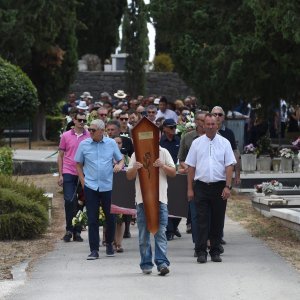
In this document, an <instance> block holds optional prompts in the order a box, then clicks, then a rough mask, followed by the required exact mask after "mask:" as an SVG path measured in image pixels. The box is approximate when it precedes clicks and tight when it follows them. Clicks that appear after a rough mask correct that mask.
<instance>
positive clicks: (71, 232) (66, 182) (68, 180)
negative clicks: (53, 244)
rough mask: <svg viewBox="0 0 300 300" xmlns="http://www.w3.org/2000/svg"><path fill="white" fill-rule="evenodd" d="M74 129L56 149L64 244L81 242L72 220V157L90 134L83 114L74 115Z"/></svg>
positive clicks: (75, 177)
mask: <svg viewBox="0 0 300 300" xmlns="http://www.w3.org/2000/svg"><path fill="white" fill-rule="evenodd" d="M73 122H74V128H72V129H71V130H69V131H66V132H64V133H63V135H62V136H61V140H60V143H59V148H58V157H57V165H58V172H59V177H58V185H60V186H62V187H63V193H64V201H65V218H66V234H65V236H64V237H63V240H64V241H65V242H70V241H71V239H72V236H73V240H74V241H76V242H82V241H83V240H82V238H81V236H80V233H81V227H80V226H78V227H74V226H73V225H72V219H73V217H75V216H76V213H77V186H78V175H77V170H76V162H75V161H74V156H75V153H76V151H77V148H78V146H79V143H80V142H81V141H83V140H85V139H87V138H88V137H90V134H89V132H88V131H86V130H85V129H84V125H85V124H86V116H85V114H84V113H78V112H77V113H76V114H75V116H74V118H73Z"/></svg>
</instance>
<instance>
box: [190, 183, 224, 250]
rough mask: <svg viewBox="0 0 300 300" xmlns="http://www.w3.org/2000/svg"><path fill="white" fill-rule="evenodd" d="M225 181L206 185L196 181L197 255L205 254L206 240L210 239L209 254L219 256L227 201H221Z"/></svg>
mask: <svg viewBox="0 0 300 300" xmlns="http://www.w3.org/2000/svg"><path fill="white" fill-rule="evenodd" d="M225 185H226V182H225V181H219V182H214V183H211V184H207V183H204V182H201V181H196V182H195V185H194V201H195V208H196V231H197V235H196V240H195V251H196V252H197V254H198V255H199V254H206V253H207V251H206V249H207V240H208V239H210V252H209V253H210V254H211V255H213V254H220V250H219V246H220V242H221V238H222V232H223V227H224V217H225V211H226V205H227V200H223V198H222V192H223V189H224V187H225Z"/></svg>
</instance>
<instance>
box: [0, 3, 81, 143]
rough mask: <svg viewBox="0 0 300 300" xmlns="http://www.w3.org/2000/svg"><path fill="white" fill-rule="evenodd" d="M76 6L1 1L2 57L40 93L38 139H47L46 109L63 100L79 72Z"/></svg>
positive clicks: (0, 39) (72, 4) (37, 118)
mask: <svg viewBox="0 0 300 300" xmlns="http://www.w3.org/2000/svg"><path fill="white" fill-rule="evenodd" d="M76 4H77V1H76V0H68V1H67V0H65V1H61V0H52V1H47V0H26V1H25V0H19V1H13V0H6V1H0V16H1V17H2V18H1V19H0V53H1V55H2V56H3V58H5V59H7V60H9V61H11V62H13V63H15V64H18V65H19V66H21V68H22V69H23V70H24V71H25V72H26V73H27V74H28V75H29V77H30V79H31V80H32V81H33V83H34V84H35V86H36V88H37V90H38V96H39V100H40V106H39V111H38V114H37V115H36V121H35V124H34V138H36V139H39V138H45V122H46V118H45V116H46V110H47V107H51V106H53V105H54V104H55V103H56V102H58V101H59V100H61V98H62V97H63V96H64V95H65V93H66V92H67V91H68V88H69V85H70V83H71V82H72V81H73V80H74V76H75V73H76V71H77V52H76V48H77V39H76V36H75V27H76V22H77V20H76ZM2 24H4V25H5V27H2V26H1V25H2ZM4 28H5V29H4ZM20 113H22V112H20Z"/></svg>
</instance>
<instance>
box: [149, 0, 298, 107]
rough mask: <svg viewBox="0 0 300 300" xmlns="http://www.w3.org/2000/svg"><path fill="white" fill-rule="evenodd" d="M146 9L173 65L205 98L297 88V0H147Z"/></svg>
mask: <svg viewBox="0 0 300 300" xmlns="http://www.w3.org/2000/svg"><path fill="white" fill-rule="evenodd" d="M151 13H152V16H153V18H154V20H155V26H156V27H159V28H160V30H162V31H163V34H161V36H162V37H163V38H164V39H168V40H169V41H170V44H171V54H172V57H173V59H174V62H175V65H176V70H177V71H178V72H179V73H180V74H181V76H182V77H183V78H184V79H185V80H186V81H187V82H188V83H189V84H190V85H191V86H192V87H193V89H194V90H195V91H196V92H197V94H198V95H199V96H200V97H201V98H202V100H204V101H205V102H206V103H216V102H220V101H223V100H225V102H226V103H228V105H229V106H230V103H232V102H234V101H236V99H237V98H238V97H240V96H242V97H244V98H252V97H253V96H261V97H262V98H263V100H264V101H265V103H270V102H271V101H274V100H276V99H277V98H279V97H285V98H289V97H293V96H294V95H295V94H297V92H298V90H299V88H298V87H299V83H300V82H299V80H300V76H299V75H300V56H299V54H300V41H299V37H300V26H299V19H300V3H299V1H296V0H287V1H283V0H280V1H261V0H238V1H237V0H229V1H228V0H226V1H225V0H224V1H216V0H210V1H208V0H203V1H199V0H198V1H197V0H182V1H181V0H180V1H179V0H174V1H171V0H152V1H151ZM161 24H162V25H161ZM164 41H165V40H164Z"/></svg>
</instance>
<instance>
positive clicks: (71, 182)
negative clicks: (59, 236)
mask: <svg viewBox="0 0 300 300" xmlns="http://www.w3.org/2000/svg"><path fill="white" fill-rule="evenodd" d="M77 185H78V176H76V175H72V174H63V191H64V200H65V216H66V231H70V232H73V233H75V232H79V233H80V232H81V226H77V227H76V228H73V225H72V219H73V217H75V216H76V213H77Z"/></svg>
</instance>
